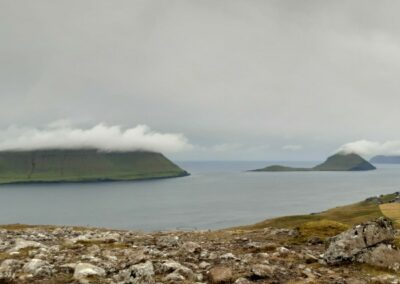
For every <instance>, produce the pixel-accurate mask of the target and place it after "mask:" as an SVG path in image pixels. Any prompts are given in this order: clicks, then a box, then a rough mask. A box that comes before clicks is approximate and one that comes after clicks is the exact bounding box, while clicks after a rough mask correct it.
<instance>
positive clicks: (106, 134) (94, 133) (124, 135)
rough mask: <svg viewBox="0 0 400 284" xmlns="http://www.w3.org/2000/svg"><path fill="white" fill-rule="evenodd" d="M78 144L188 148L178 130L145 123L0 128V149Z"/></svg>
mask: <svg viewBox="0 0 400 284" xmlns="http://www.w3.org/2000/svg"><path fill="white" fill-rule="evenodd" d="M79 148H97V149H99V150H102V151H135V150H147V151H156V152H163V153H164V152H167V153H172V152H179V151H182V150H188V149H191V148H192V145H191V144H190V143H189V142H188V140H187V138H186V137H185V136H184V135H182V134H176V133H159V132H156V131H153V130H151V129H150V128H149V127H148V126H146V125H138V126H136V127H133V128H126V129H125V128H122V127H121V126H118V125H114V126H108V125H106V124H103V123H101V124H98V125H96V126H94V127H92V128H87V129H82V128H77V127H72V126H70V125H68V123H58V122H57V123H53V124H50V125H49V126H48V127H46V128H43V129H37V128H21V127H15V126H13V127H9V128H8V129H6V130H3V131H1V130H0V151H5V150H40V149H79Z"/></svg>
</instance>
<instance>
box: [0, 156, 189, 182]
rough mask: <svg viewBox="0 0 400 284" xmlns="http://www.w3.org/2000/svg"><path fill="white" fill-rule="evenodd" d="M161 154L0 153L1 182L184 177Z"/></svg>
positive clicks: (184, 173)
mask: <svg viewBox="0 0 400 284" xmlns="http://www.w3.org/2000/svg"><path fill="white" fill-rule="evenodd" d="M186 175H188V173H187V172H186V171H184V170H183V169H181V168H180V167H179V166H177V165H175V164H174V163H172V162H171V161H170V160H168V159H167V158H166V157H165V156H164V155H162V154H161V153H156V152H149V151H131V152H104V151H99V150H96V149H68V150H66V149H56V150H33V151H2V152H0V184H6V183H31V182H93V181H123V180H143V179H158V178H170V177H181V176H186Z"/></svg>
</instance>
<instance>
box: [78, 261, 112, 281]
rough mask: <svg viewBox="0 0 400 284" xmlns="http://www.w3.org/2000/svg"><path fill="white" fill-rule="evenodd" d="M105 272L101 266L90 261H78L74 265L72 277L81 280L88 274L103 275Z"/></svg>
mask: <svg viewBox="0 0 400 284" xmlns="http://www.w3.org/2000/svg"><path fill="white" fill-rule="evenodd" d="M105 275H106V272H105V270H104V269H103V268H100V267H98V266H95V265H93V264H90V263H78V264H77V265H76V266H75V272H74V279H76V280H78V281H81V280H84V279H85V278H86V277H88V276H105Z"/></svg>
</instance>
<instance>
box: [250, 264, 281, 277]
mask: <svg viewBox="0 0 400 284" xmlns="http://www.w3.org/2000/svg"><path fill="white" fill-rule="evenodd" d="M275 270H276V268H275V267H273V266H270V265H265V264H256V265H254V266H253V267H252V268H251V272H252V273H253V275H254V276H256V277H257V278H270V277H273V276H274V273H275Z"/></svg>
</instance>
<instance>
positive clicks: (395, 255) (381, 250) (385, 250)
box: [357, 244, 400, 271]
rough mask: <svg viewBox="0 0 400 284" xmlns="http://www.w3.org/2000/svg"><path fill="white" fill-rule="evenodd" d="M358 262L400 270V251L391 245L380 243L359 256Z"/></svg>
mask: <svg viewBox="0 0 400 284" xmlns="http://www.w3.org/2000/svg"><path fill="white" fill-rule="evenodd" d="M357 261H358V262H361V263H367V264H369V265H373V266H378V267H383V268H388V269H391V270H395V271H399V270H400V251H399V250H398V249H394V248H393V247H392V246H391V245H387V244H379V245H378V246H376V247H373V248H371V249H368V250H366V251H365V252H364V253H363V254H361V255H360V256H359V257H358V258H357Z"/></svg>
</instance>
